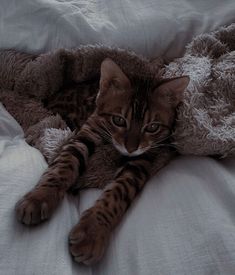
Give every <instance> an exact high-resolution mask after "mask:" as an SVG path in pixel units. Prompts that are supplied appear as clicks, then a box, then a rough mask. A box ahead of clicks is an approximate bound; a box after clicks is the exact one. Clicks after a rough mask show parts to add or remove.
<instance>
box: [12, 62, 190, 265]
mask: <svg viewBox="0 0 235 275" xmlns="http://www.w3.org/2000/svg"><path fill="white" fill-rule="evenodd" d="M184 81H185V79H184ZM172 82H179V81H178V80H171V81H168V82H167V84H160V83H158V82H156V80H155V79H154V78H153V79H148V80H146V79H143V78H142V79H141V78H136V79H132V80H129V79H128V78H127V77H126V75H125V74H124V73H123V72H122V71H121V69H120V68H119V67H118V66H117V65H116V64H114V63H113V62H112V61H110V60H106V61H104V62H103V63H102V66H101V77H100V90H99V93H98V95H97V98H96V99H95V96H96V94H95V95H94V94H93V93H94V90H95V89H93V91H92V92H91V93H90V92H85V93H84V94H85V96H84V98H83V100H82V101H81V99H78V95H77V94H76V92H75V94H73V95H72V96H70V95H69V94H68V95H62V96H61V95H59V96H58V98H63V99H65V98H67V100H68V101H69V104H68V106H70V105H71V100H75V102H76V104H77V106H73V107H71V106H70V107H68V108H67V110H70V111H68V112H67V113H66V112H65V110H64V109H66V108H64V107H63V106H65V105H66V104H65V101H66V100H63V101H62V103H60V102H59V101H58V100H57V104H55V103H54V104H53V102H47V103H46V104H48V106H51V108H52V109H54V110H57V111H58V110H59V109H62V111H61V112H60V113H62V114H63V115H64V116H65V117H66V119H67V120H69V121H70V123H71V125H73V126H75V127H76V128H80V126H81V128H80V130H78V131H77V133H76V134H75V135H74V136H73V137H71V138H70V140H68V141H67V143H66V144H64V145H63V146H62V148H61V150H60V153H59V154H58V155H57V156H56V157H55V159H54V160H53V162H52V163H51V164H50V165H49V167H48V169H47V170H46V171H45V173H44V174H43V175H42V177H41V179H40V181H39V183H38V184H37V186H36V187H35V188H34V189H33V190H32V191H31V192H29V193H28V194H26V195H25V196H24V197H23V198H22V200H20V201H19V202H18V203H17V205H16V211H17V217H18V219H19V220H20V221H21V222H22V223H24V224H27V225H30V224H38V223H40V222H42V221H44V220H47V219H48V218H49V217H50V216H51V215H52V213H53V212H54V210H55V209H56V208H57V206H58V204H59V203H60V201H61V200H62V199H63V197H64V195H65V193H66V192H67V191H69V190H70V189H71V188H73V187H74V185H75V184H77V180H78V178H79V176H81V175H82V174H83V172H84V171H85V169H86V166H87V163H88V159H89V157H90V156H91V155H92V154H93V153H94V152H95V149H96V148H97V147H98V146H102V144H103V143H105V142H111V143H113V145H114V147H116V148H117V149H118V150H120V152H121V153H122V151H123V152H124V155H126V156H125V157H124V158H122V165H121V167H120V168H119V169H118V171H117V173H116V175H114V177H113V180H112V182H111V183H110V184H108V185H107V186H106V188H105V189H104V192H103V194H102V195H101V197H100V198H99V199H98V200H97V201H96V202H95V204H94V206H93V207H91V208H90V209H88V210H87V211H85V212H84V213H83V215H82V217H81V219H80V221H79V223H78V224H77V225H76V226H75V227H74V228H73V230H72V231H71V233H70V237H69V243H70V252H71V254H72V256H73V257H74V259H75V260H76V261H77V262H82V263H85V264H93V263H95V262H97V261H98V260H100V259H101V257H102V255H103V253H104V251H105V247H106V245H107V243H108V239H109V236H110V233H111V231H112V229H113V228H114V227H115V226H116V225H117V224H118V223H119V221H120V220H121V218H122V216H123V215H124V213H125V212H126V210H127V209H128V207H129V206H130V205H131V203H132V201H133V200H134V199H135V197H136V196H137V195H138V194H139V193H140V191H141V190H142V189H143V187H144V185H145V183H146V182H147V180H148V179H149V178H150V176H151V171H152V167H153V166H154V165H155V172H156V171H158V170H159V169H160V168H162V167H163V166H164V165H166V164H167V163H168V161H169V160H170V158H171V151H170V150H169V149H159V148H160V147H161V146H162V145H167V144H168V143H169V138H168V137H169V135H170V133H171V128H172V125H173V122H174V113H175V107H176V105H177V104H176V102H175V101H176V99H177V96H176V95H174V93H175V92H174V93H173V91H172V87H171V86H172V85H173V84H174V85H173V88H175V91H177V88H178V86H179V85H183V86H182V87H181V90H183V88H184V86H185V85H184V84H182V83H180V82H179V83H178V84H177V83H173V84H172ZM169 83H170V85H169ZM177 85H178V86H177ZM163 88H164V89H163ZM165 91H167V92H165ZM68 98H69V99H68ZM87 98H91V102H93V104H95V101H96V106H94V108H93V110H92V107H89V108H88V111H87V117H88V118H87V119H86V122H85V123H84V124H83V125H79V124H80V123H81V113H82V112H81V109H82V108H83V107H84V106H83V105H79V104H78V101H79V100H80V101H81V102H83V103H84V100H86V99H87ZM173 99H174V104H173V103H172V100H173ZM49 101H50V100H49ZM58 102H59V103H58ZM91 105H92V104H91ZM71 110H72V111H71ZM73 113H75V116H72V115H73ZM90 113H91V114H90ZM79 116H80V117H79ZM71 117H72V118H73V119H71ZM78 117H79V118H78ZM83 119H84V117H83ZM115 119H116V120H115ZM115 121H116V122H115ZM153 122H154V123H155V124H156V123H157V128H156V131H154V132H152V129H153V130H154V127H155V126H156V125H155V124H154V125H153V124H152V123H153ZM115 123H117V124H115ZM120 125H121V126H120ZM149 127H150V129H149ZM151 127H153V128H151ZM146 129H147V130H146ZM140 147H141V148H142V149H141V148H140ZM78 184H79V181H78Z"/></svg>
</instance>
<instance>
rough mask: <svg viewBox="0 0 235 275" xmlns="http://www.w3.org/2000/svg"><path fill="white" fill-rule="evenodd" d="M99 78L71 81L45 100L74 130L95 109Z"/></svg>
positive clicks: (47, 106) (46, 104)
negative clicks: (77, 81) (80, 81)
mask: <svg viewBox="0 0 235 275" xmlns="http://www.w3.org/2000/svg"><path fill="white" fill-rule="evenodd" d="M98 89H99V79H92V80H89V81H86V82H82V83H69V84H66V85H65V86H64V87H62V88H61V89H60V90H59V91H58V92H57V93H56V94H55V95H53V96H52V97H50V98H47V100H46V101H45V102H44V104H45V107H46V108H47V109H48V110H51V111H52V112H53V113H54V114H60V115H61V117H62V118H63V119H64V120H65V121H66V123H67V125H68V126H69V127H70V128H71V129H72V130H73V129H75V128H80V127H81V125H82V124H83V123H84V122H85V121H86V119H87V118H88V117H89V115H91V113H92V112H93V111H94V109H95V99H96V95H97V93H98Z"/></svg>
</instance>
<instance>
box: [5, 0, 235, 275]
mask: <svg viewBox="0 0 235 275" xmlns="http://www.w3.org/2000/svg"><path fill="white" fill-rule="evenodd" d="M234 14H235V2H234V0H225V1H223V3H222V2H221V1H220V0H207V1H202V0H200V1H193V0H179V1H174V0H166V1H164V2H163V1H160V0H157V1H155V0H146V1H141V0H135V1H133V0H123V1H117V0H106V1H105V0H98V1H82V0H76V1H73V0H66V1H65V0H35V1H30V0H21V1H17V0H11V1H9V0H0V48H1V49H3V48H15V49H17V50H20V51H27V52H31V53H41V52H46V51H48V50H54V49H55V48H61V47H68V48H70V47H74V46H78V45H80V44H87V43H102V44H107V45H114V46H118V47H124V48H130V49H133V50H135V51H136V52H137V53H141V54H143V55H145V56H147V57H156V56H157V55H160V54H166V56H167V57H170V58H172V57H176V56H180V55H182V53H183V51H184V46H185V45H186V43H188V42H189V41H190V40H191V38H192V37H193V36H195V35H196V34H199V33H202V32H208V31H211V30H214V29H216V28H217V27H219V26H221V25H224V24H230V23H232V22H234V21H235V15H234ZM45 168H46V162H45V161H44V159H43V157H42V155H41V154H40V153H39V151H37V150H36V149H34V148H32V147H30V146H29V145H27V144H26V143H25V141H24V139H23V132H22V129H21V128H20V127H19V125H18V124H17V123H16V121H15V120H14V119H13V118H12V117H11V116H10V115H9V114H8V113H7V112H6V111H5V109H4V108H3V106H2V105H1V106H0V221H1V223H0V236H1V238H0V274H3V275H32V274H35V275H45V274H48V275H64V274H66V275H70V274H71V275H73V274H82V275H83V274H84V275H86V274H87V275H88V274H98V275H99V274H100V275H110V274H116V275H129V274H134V275H139V274H141V275H142V274H144V275H152V274H160V275H189V274H190V275H191V274H192V275H194V274H195V275H207V274H222V275H232V274H234V270H235V211H234V209H235V159H234V158H230V159H225V160H223V161H218V160H214V159H212V158H206V157H190V156H188V157H180V158H179V159H177V160H175V161H172V163H171V164H170V165H169V166H167V167H166V168H165V169H163V170H162V171H161V172H160V173H159V174H158V175H156V176H155V177H154V178H153V179H152V180H151V181H150V182H149V183H148V184H147V186H146V189H145V190H144V192H143V193H142V194H141V196H140V197H139V198H138V199H137V200H136V202H135V203H134V204H133V206H132V208H131V209H130V211H128V213H127V215H126V216H125V218H124V220H123V221H122V223H121V224H120V225H119V227H118V228H117V229H116V230H115V232H114V234H113V235H112V240H111V243H110V246H109V248H108V251H107V253H106V255H105V257H104V259H103V260H102V261H101V262H100V263H99V264H98V265H96V266H94V267H83V266H79V265H77V264H76V263H73V262H72V260H71V258H70V255H69V253H68V247H67V235H68V232H69V231H70V229H71V227H72V226H73V225H74V224H75V223H77V221H78V219H79V216H80V214H81V212H82V211H83V210H84V209H86V208H88V207H89V206H90V205H91V204H92V203H93V201H94V200H95V199H96V198H97V197H98V195H99V193H100V191H98V190H88V191H84V192H82V193H81V196H79V197H76V198H74V197H69V196H68V197H67V198H66V199H65V200H64V202H63V205H62V206H61V207H60V209H58V211H57V212H56V213H55V215H54V217H53V218H52V220H50V221H49V222H47V223H45V224H43V225H41V226H38V227H34V228H27V227H25V226H22V225H21V224H19V223H18V222H17V221H16V219H15V216H14V204H15V202H16V201H17V200H18V199H19V198H20V197H21V195H23V194H24V193H25V192H26V191H27V190H29V189H30V188H31V187H32V186H33V185H35V183H36V182H37V180H38V179H39V177H40V175H41V174H42V173H43V171H44V169H45Z"/></svg>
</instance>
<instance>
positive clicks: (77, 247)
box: [69, 152, 171, 265]
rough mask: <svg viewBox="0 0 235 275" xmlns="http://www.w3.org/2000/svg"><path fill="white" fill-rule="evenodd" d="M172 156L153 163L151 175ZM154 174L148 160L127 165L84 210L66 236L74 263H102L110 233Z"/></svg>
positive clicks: (150, 162)
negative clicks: (94, 201)
mask: <svg viewBox="0 0 235 275" xmlns="http://www.w3.org/2000/svg"><path fill="white" fill-rule="evenodd" d="M170 158H171V156H170V153H168V152H167V153H164V157H162V156H160V157H159V160H155V161H154V162H155V163H154V165H155V167H154V172H157V171H158V170H159V169H161V168H162V167H163V166H165V165H166V164H167V163H168V162H169V160H170ZM152 172H153V163H152V159H151V158H149V157H148V156H147V157H145V156H143V157H141V158H139V159H136V160H133V161H130V162H128V163H127V164H126V165H125V166H123V167H122V169H121V170H120V172H119V173H118V174H117V176H116V177H115V179H114V180H113V182H111V183H110V184H109V185H108V186H107V187H106V189H105V190H104V192H103V194H102V195H101V197H100V198H99V199H98V200H97V201H96V203H95V205H94V206H93V207H91V208H89V209H88V210H86V211H85V212H84V213H83V215H82V217H81V219H80V221H79V223H78V224H77V225H76V226H75V227H74V228H73V229H72V231H71V233H70V236H69V243H70V252H71V254H72V256H73V257H74V259H75V261H77V262H82V263H84V264H87V265H90V264H94V263H96V262H97V261H99V260H100V259H101V257H102V256H103V254H104V251H105V248H106V246H107V244H108V240H109V236H110V234H111V232H112V229H113V228H114V227H115V226H116V225H117V224H118V223H119V222H120V220H121V219H122V216H123V215H124V213H125V212H126V210H127V209H128V207H129V206H130V204H131V203H132V201H133V200H134V199H135V197H136V196H137V195H138V194H139V192H140V191H141V190H142V189H143V187H144V185H145V183H146V181H147V180H148V178H149V177H150V176H151V174H152Z"/></svg>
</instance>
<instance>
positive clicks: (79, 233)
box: [69, 213, 109, 265]
mask: <svg viewBox="0 0 235 275" xmlns="http://www.w3.org/2000/svg"><path fill="white" fill-rule="evenodd" d="M108 239H109V230H107V228H105V227H104V226H102V225H100V224H99V223H98V222H97V220H96V217H95V215H92V214H91V213H90V214H86V215H85V216H83V217H82V218H81V221H80V222H79V223H78V224H77V225H76V226H75V227H74V228H73V229H72V231H71V232H70V235H69V245H70V247H69V249H70V253H71V254H72V256H73V257H74V260H75V261H76V262H78V263H83V264H85V265H92V264H95V263H96V262H98V261H99V260H100V259H101V258H102V256H103V254H104V252H105V249H106V246H107V244H108Z"/></svg>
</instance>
